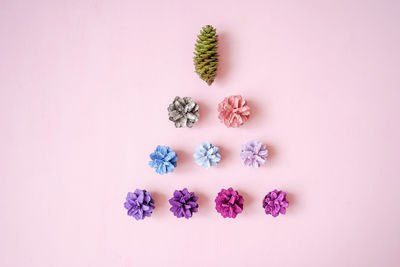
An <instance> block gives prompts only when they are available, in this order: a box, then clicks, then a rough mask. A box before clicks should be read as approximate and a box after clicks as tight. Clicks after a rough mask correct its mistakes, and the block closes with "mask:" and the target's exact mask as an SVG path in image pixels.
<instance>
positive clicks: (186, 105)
mask: <svg viewBox="0 0 400 267" xmlns="http://www.w3.org/2000/svg"><path fill="white" fill-rule="evenodd" d="M168 116H169V120H170V121H173V122H174V123H175V127H176V128H181V127H189V128H192V126H193V124H194V123H195V122H197V121H198V120H199V116H200V113H199V105H197V103H196V102H194V101H193V100H192V98H190V97H183V98H181V97H179V96H177V97H175V99H174V101H173V102H172V103H171V104H170V105H169V106H168Z"/></svg>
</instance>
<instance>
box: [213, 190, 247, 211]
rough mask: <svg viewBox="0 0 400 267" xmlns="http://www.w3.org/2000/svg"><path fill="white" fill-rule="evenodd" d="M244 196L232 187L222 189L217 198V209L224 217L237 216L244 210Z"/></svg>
mask: <svg viewBox="0 0 400 267" xmlns="http://www.w3.org/2000/svg"><path fill="white" fill-rule="evenodd" d="M243 203H244V198H243V197H242V196H241V195H239V193H238V191H236V190H233V189H232V187H230V188H228V189H222V190H221V192H219V193H218V195H217V197H216V198H215V204H216V205H215V209H216V210H217V211H218V212H219V213H221V215H222V217H224V218H227V217H228V218H236V216H237V215H238V214H239V213H241V212H242V211H243Z"/></svg>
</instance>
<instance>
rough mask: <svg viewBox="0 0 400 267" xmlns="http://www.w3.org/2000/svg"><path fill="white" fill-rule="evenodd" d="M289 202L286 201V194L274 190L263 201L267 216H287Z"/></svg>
mask: <svg viewBox="0 0 400 267" xmlns="http://www.w3.org/2000/svg"><path fill="white" fill-rule="evenodd" d="M288 206H289V201H288V200H287V199H286V192H284V191H278V190H276V189H275V190H274V191H272V192H269V193H268V194H267V195H266V196H265V198H264V200H263V208H264V209H265V213H266V214H271V215H272V216H273V217H277V216H278V215H279V214H286V208H287V207H288Z"/></svg>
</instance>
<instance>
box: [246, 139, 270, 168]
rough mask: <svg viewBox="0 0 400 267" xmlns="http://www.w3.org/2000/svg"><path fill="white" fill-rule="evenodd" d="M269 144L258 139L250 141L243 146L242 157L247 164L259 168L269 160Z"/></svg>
mask: <svg viewBox="0 0 400 267" xmlns="http://www.w3.org/2000/svg"><path fill="white" fill-rule="evenodd" d="M267 156H268V149H267V146H266V145H264V144H263V143H261V142H258V141H255V140H254V141H250V142H248V143H247V144H245V145H243V146H242V152H241V153H240V157H241V158H242V160H243V161H244V164H245V165H246V166H252V167H254V168H258V167H260V166H261V165H263V164H264V163H265V162H266V161H267Z"/></svg>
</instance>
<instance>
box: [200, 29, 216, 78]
mask: <svg viewBox="0 0 400 267" xmlns="http://www.w3.org/2000/svg"><path fill="white" fill-rule="evenodd" d="M197 38H198V39H197V41H196V44H195V50H196V51H195V52H194V54H195V56H194V66H195V69H196V73H197V74H198V75H199V76H200V78H201V79H202V80H204V81H205V82H206V83H207V84H208V85H211V84H212V83H213V82H214V79H215V75H216V74H217V68H218V52H217V46H218V35H217V31H216V29H215V28H214V27H213V26H211V25H207V26H205V27H203V28H202V30H201V31H200V34H199V35H197Z"/></svg>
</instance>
